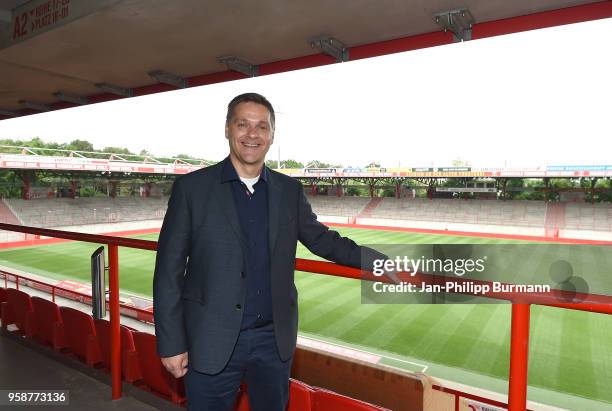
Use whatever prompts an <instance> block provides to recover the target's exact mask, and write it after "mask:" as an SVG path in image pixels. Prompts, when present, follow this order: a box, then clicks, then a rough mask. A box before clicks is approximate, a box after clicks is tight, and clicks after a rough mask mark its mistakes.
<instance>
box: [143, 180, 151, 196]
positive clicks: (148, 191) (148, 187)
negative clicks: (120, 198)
mask: <svg viewBox="0 0 612 411" xmlns="http://www.w3.org/2000/svg"><path fill="white" fill-rule="evenodd" d="M151 184H152V183H145V186H144V187H145V192H144V196H145V197H146V198H148V197H150V196H151Z"/></svg>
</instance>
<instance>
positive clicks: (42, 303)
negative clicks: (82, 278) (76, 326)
mask: <svg viewBox="0 0 612 411" xmlns="http://www.w3.org/2000/svg"><path fill="white" fill-rule="evenodd" d="M31 301H32V308H33V310H32V311H31V312H29V313H28V315H27V317H26V336H27V337H30V338H34V339H35V340H38V341H39V342H40V343H42V344H47V345H49V346H51V347H53V349H55V350H60V349H62V348H65V347H66V343H65V341H64V334H63V328H64V324H63V322H62V315H61V313H60V309H59V306H58V305H57V304H55V303H54V302H52V301H49V300H46V299H44V298H41V297H37V296H33V297H32V298H31Z"/></svg>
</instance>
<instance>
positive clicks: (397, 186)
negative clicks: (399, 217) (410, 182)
mask: <svg viewBox="0 0 612 411" xmlns="http://www.w3.org/2000/svg"><path fill="white" fill-rule="evenodd" d="M400 197H401V186H400V183H395V198H400Z"/></svg>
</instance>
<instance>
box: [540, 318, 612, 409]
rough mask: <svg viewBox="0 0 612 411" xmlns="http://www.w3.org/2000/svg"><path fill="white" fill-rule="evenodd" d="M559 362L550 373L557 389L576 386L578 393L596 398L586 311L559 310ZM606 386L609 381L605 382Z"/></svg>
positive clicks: (588, 322)
mask: <svg viewBox="0 0 612 411" xmlns="http://www.w3.org/2000/svg"><path fill="white" fill-rule="evenodd" d="M560 315H561V350H560V352H559V360H560V366H559V368H558V369H557V374H556V375H551V377H554V378H555V381H556V383H557V385H558V387H559V389H560V390H561V391H571V390H575V389H576V387H579V391H580V395H582V396H584V397H587V398H596V397H597V393H598V391H599V389H598V387H597V385H598V384H597V381H596V380H595V374H594V372H593V356H592V353H591V341H590V340H591V338H592V336H591V320H590V318H589V317H590V316H589V313H585V312H580V311H574V310H563V311H562V312H561V314H560ZM606 383H607V384H606V385H607V386H608V387H610V384H611V383H612V382H611V381H607V382H606Z"/></svg>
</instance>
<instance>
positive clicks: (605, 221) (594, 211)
mask: <svg viewBox="0 0 612 411" xmlns="http://www.w3.org/2000/svg"><path fill="white" fill-rule="evenodd" d="M565 228H566V229H571V230H595V231H612V204H606V203H598V204H587V203H568V204H567V205H566V206H565Z"/></svg>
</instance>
